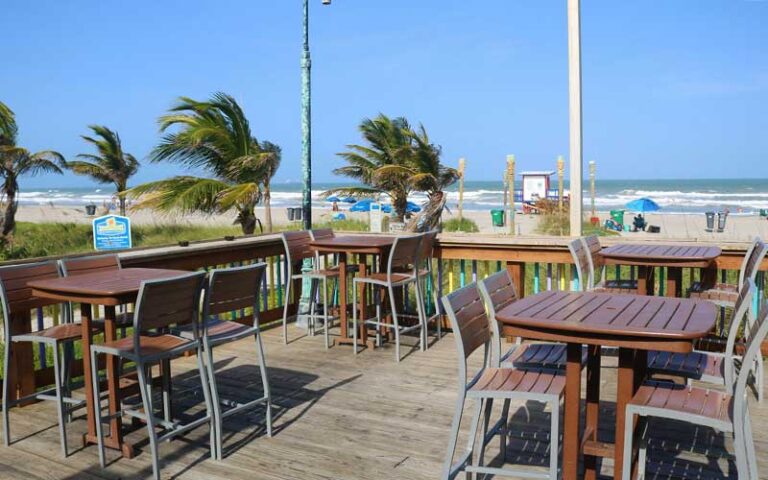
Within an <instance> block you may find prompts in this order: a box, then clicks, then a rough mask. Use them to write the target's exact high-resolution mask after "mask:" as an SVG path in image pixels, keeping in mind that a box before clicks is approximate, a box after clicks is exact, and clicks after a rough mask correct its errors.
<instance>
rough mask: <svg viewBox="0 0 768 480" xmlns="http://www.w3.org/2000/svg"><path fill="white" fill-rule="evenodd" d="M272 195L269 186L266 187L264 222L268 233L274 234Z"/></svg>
mask: <svg viewBox="0 0 768 480" xmlns="http://www.w3.org/2000/svg"><path fill="white" fill-rule="evenodd" d="M271 203H272V195H271V193H270V190H269V184H267V185H264V221H265V222H266V224H267V233H272V206H271Z"/></svg>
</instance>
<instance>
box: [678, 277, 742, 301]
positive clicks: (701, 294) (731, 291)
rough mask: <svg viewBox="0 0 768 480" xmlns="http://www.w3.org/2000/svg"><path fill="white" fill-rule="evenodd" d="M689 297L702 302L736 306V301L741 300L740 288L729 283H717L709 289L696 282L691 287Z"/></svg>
mask: <svg viewBox="0 0 768 480" xmlns="http://www.w3.org/2000/svg"><path fill="white" fill-rule="evenodd" d="M688 295H689V296H690V297H691V298H698V299H701V300H710V301H715V302H726V303H730V304H736V300H738V298H739V287H738V286H737V285H732V284H729V283H716V284H715V285H714V286H712V287H708V286H707V285H704V284H702V283H701V282H696V283H694V284H693V285H691V288H690V289H689V290H688Z"/></svg>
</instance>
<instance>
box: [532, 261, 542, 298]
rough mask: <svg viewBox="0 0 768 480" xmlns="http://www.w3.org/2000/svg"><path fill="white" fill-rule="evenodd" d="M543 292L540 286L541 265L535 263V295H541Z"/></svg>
mask: <svg viewBox="0 0 768 480" xmlns="http://www.w3.org/2000/svg"><path fill="white" fill-rule="evenodd" d="M539 291H541V286H540V285H539V264H538V262H537V263H534V264H533V293H534V294H536V293H539Z"/></svg>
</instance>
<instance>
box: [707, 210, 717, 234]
mask: <svg viewBox="0 0 768 480" xmlns="http://www.w3.org/2000/svg"><path fill="white" fill-rule="evenodd" d="M704 215H706V216H707V231H708V232H711V231H712V230H714V229H715V212H707V213H705V214H704Z"/></svg>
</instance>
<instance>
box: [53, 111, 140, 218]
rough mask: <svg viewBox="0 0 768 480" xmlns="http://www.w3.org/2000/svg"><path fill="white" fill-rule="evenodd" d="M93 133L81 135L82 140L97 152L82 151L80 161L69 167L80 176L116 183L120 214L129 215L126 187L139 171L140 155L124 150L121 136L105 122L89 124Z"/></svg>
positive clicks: (71, 163)
mask: <svg viewBox="0 0 768 480" xmlns="http://www.w3.org/2000/svg"><path fill="white" fill-rule="evenodd" d="M88 128H90V129H91V131H92V132H93V136H89V135H81V137H82V139H83V140H85V141H86V142H87V143H89V144H90V145H92V146H93V147H94V148H95V149H96V153H95V154H94V153H81V154H79V155H78V156H77V158H78V160H72V161H69V162H67V169H69V170H71V171H72V172H74V173H76V174H77V175H85V176H88V177H91V178H92V179H94V180H96V181H97V182H98V183H107V184H108V183H111V184H113V185H114V186H115V189H116V192H117V195H118V198H119V201H120V215H125V193H124V192H125V190H127V189H128V179H129V178H131V176H133V175H134V174H135V173H136V172H137V171H138V170H139V161H138V160H136V157H134V156H133V155H131V154H130V153H127V152H125V151H123V145H122V142H121V141H120V135H118V133H117V132H115V131H113V130H110V129H109V128H107V127H105V126H103V125H89V126H88Z"/></svg>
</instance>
